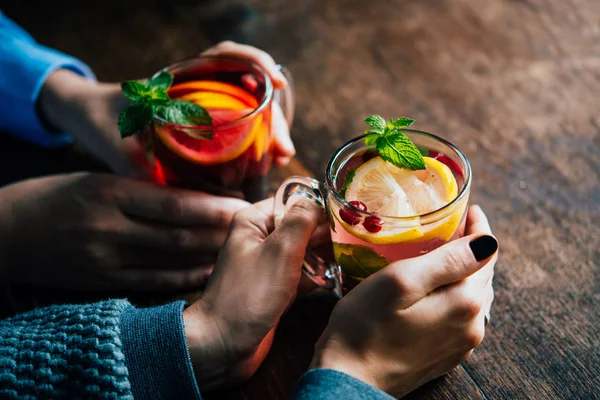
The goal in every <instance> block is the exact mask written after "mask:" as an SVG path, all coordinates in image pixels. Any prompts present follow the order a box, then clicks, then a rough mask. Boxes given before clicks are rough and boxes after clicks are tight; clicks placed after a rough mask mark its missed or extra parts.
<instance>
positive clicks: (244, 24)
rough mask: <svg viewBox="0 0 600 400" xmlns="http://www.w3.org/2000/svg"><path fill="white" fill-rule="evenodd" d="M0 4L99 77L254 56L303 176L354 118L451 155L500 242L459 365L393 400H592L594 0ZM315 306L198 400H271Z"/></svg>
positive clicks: (599, 357)
mask: <svg viewBox="0 0 600 400" xmlns="http://www.w3.org/2000/svg"><path fill="white" fill-rule="evenodd" d="M5 3H6V4H5ZM0 4H1V7H0V8H2V9H3V11H4V12H5V13H6V14H7V15H9V16H11V17H12V18H14V19H15V20H16V21H17V22H19V23H20V24H22V25H23V26H24V27H25V28H26V29H27V30H29V31H30V32H31V33H32V34H33V35H34V36H35V37H36V38H37V39H39V40H40V41H41V42H42V43H44V44H47V45H49V46H52V47H56V48H59V49H61V50H63V51H65V52H68V53H70V54H73V55H75V56H77V57H79V58H81V59H83V60H84V61H86V62H87V63H88V64H90V66H91V67H92V68H93V69H94V71H95V72H96V73H97V75H98V77H99V79H102V80H111V81H116V80H123V79H128V78H137V77H144V76H148V75H149V74H151V73H152V72H154V71H155V70H157V69H159V68H160V67H162V66H164V65H166V64H169V63H171V62H172V61H175V60H177V59H180V58H183V57H186V56H189V55H192V54H194V53H196V52H199V51H201V50H202V49H204V48H205V47H206V46H208V45H210V44H211V43H215V42H217V41H220V40H225V39H231V40H236V41H240V42H244V43H249V44H253V45H256V46H259V47H262V48H264V49H265V50H267V51H269V52H270V53H271V54H272V55H273V56H274V57H275V59H276V60H277V61H278V62H281V63H284V64H286V65H287V66H288V67H289V69H290V70H291V71H292V72H293V74H294V77H295V84H296V93H297V111H296V121H295V124H294V128H293V138H294V141H295V143H296V146H297V150H298V159H299V160H301V162H302V164H303V165H305V166H306V167H307V168H308V169H309V170H311V171H314V173H315V174H316V175H317V176H323V171H324V167H325V165H326V163H327V161H328V159H329V157H330V155H331V154H332V153H333V152H334V150H335V149H336V148H338V147H339V146H340V145H342V144H343V143H344V142H345V141H347V140H348V139H350V138H352V137H354V136H356V135H357V134H359V133H360V132H361V130H362V129H363V128H364V127H363V124H362V122H361V121H362V119H363V118H364V117H365V116H367V115H369V114H371V113H379V114H382V115H384V116H400V115H407V116H411V117H413V118H415V119H416V120H417V124H416V125H415V126H416V127H417V128H418V129H421V130H425V131H430V132H432V133H436V134H439V135H441V136H443V137H445V138H447V139H448V140H450V141H452V142H453V143H455V144H456V145H457V146H458V147H459V148H461V149H462V150H463V151H464V152H465V153H466V155H467V156H468V158H469V159H470V161H471V164H472V167H473V171H474V183H473V188H472V200H473V202H476V203H479V204H481V205H482V207H483V209H484V210H485V211H486V212H487V213H488V215H489V217H490V220H491V223H492V226H493V228H494V231H495V233H496V235H497V236H498V238H499V241H500V245H501V257H500V260H499V262H498V265H497V270H496V276H495V289H496V300H495V302H494V307H493V309H492V319H491V324H490V325H489V326H488V328H487V332H486V339H485V341H484V342H483V344H482V345H481V347H480V348H479V349H478V350H477V351H475V353H474V355H473V356H472V357H471V359H469V360H468V361H467V362H466V363H464V364H463V365H462V366H461V367H460V368H459V369H457V370H455V371H454V372H452V373H451V374H450V375H449V376H447V377H444V378H442V379H439V380H437V381H435V382H432V383H430V384H428V385H426V386H424V387H423V388H421V389H419V390H418V391H417V392H415V393H413V394H412V395H410V396H409V398H414V399H417V398H424V399H454V398H458V399H595V398H600V340H599V337H600V223H599V221H600V1H598V0H404V1H402V0H389V1H384V0H370V1H360V0H335V1H333V0H328V1H324V0H296V1H293V2H291V1H284V0H271V1H266V0H264V1H258V0H256V1H254V0H251V1H232V0H220V1H198V0H181V1H167V0H146V1H128V2H116V1H114V2H111V1H102V2H100V1H97V0H93V1H86V2H74V1H73V2H69V1H64V0H63V1H54V2H41V1H29V2H15V1H12V2H10V3H9V2H6V1H4V0H0ZM4 143H5V142H4V140H3V142H2V144H1V146H2V147H0V151H1V152H2V154H3V155H2V157H3V158H5V154H7V150H6V149H8V148H10V147H9V146H8V147H7V145H5V144H4ZM23 151H24V152H26V151H25V150H23ZM27 151H29V150H27ZM31 151H33V152H34V153H35V151H37V150H31ZM13 157H16V158H20V156H19V157H17V156H15V155H14V154H13ZM13 159H14V158H13ZM73 165H75V164H73ZM65 168H68V165H66V164H65ZM298 172H300V173H305V171H302V169H301V168H300V165H295V166H294V168H291V169H288V170H286V171H283V172H280V175H278V177H277V178H276V179H274V181H277V180H278V179H280V178H281V177H282V176H284V175H286V174H289V173H298ZM3 173H4V174H6V171H5V172H3ZM19 177H21V176H19ZM9 178H10V177H9ZM11 179H12V178H11ZM276 183H277V182H275V183H274V184H276ZM25 294H26V293H25ZM330 303H331V300H328V299H326V298H325V299H324V298H320V297H316V298H309V299H304V300H302V301H300V302H299V303H298V304H296V305H295V306H294V307H293V308H292V310H291V311H290V313H289V314H288V315H286V317H285V318H284V321H283V323H282V325H281V328H280V330H279V332H278V334H277V337H276V341H275V344H274V348H273V351H272V353H271V354H270V356H269V358H268V359H267V361H266V362H265V364H264V365H263V366H262V367H261V369H260V370H259V372H258V373H257V374H256V376H254V377H253V378H252V379H251V380H250V381H249V382H248V383H246V384H245V385H243V386H242V387H240V388H234V389H231V390H225V391H221V392H218V393H213V394H212V395H207V396H206V397H207V398H215V399H216V398H232V399H284V398H286V397H287V396H288V395H289V393H290V391H291V389H292V387H293V384H294V382H295V380H296V379H297V378H298V377H299V376H300V375H301V373H302V371H303V370H304V369H305V368H306V367H307V365H308V362H309V360H310V357H311V352H312V346H313V344H314V341H315V340H316V338H317V337H318V336H319V334H320V331H321V329H322V327H323V326H324V324H325V323H326V320H327V316H328V313H329V311H330V310H331V307H332V304H330Z"/></svg>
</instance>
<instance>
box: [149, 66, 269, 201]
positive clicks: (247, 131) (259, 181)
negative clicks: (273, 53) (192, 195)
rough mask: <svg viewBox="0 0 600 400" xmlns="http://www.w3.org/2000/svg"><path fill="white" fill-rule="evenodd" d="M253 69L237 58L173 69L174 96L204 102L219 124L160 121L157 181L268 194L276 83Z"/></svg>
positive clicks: (254, 196)
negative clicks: (273, 94) (242, 67)
mask: <svg viewBox="0 0 600 400" xmlns="http://www.w3.org/2000/svg"><path fill="white" fill-rule="evenodd" d="M229 62H231V63H232V64H231V65H230V64H229ZM247 68H249V67H247ZM253 72H254V71H250V70H247V71H244V70H240V68H239V65H238V64H236V61H235V60H231V61H228V60H219V61H218V62H215V63H212V64H208V65H202V66H194V67H191V68H187V69H183V70H180V71H173V74H174V83H173V85H172V87H171V88H170V89H169V91H168V94H169V97H170V98H172V99H182V100H187V101H191V102H193V103H196V104H198V105H200V106H202V107H203V108H205V109H206V110H207V111H208V113H209V114H210V116H211V118H212V120H213V125H212V126H204V127H202V126H198V127H183V126H178V125H173V124H169V123H163V122H161V121H156V122H155V123H154V125H153V130H152V149H153V161H154V165H155V167H156V169H155V176H156V180H157V181H159V182H161V183H164V184H169V185H173V186H178V187H184V188H188V189H194V190H203V191H209V192H216V193H223V192H231V191H241V192H242V193H243V194H244V197H245V198H246V199H247V200H249V201H257V200H261V199H263V198H264V197H265V196H266V176H267V173H268V172H269V169H270V167H271V163H272V151H271V141H272V135H271V104H272V102H271V97H272V88H271V87H270V82H267V81H266V79H265V78H264V75H261V74H257V73H253Z"/></svg>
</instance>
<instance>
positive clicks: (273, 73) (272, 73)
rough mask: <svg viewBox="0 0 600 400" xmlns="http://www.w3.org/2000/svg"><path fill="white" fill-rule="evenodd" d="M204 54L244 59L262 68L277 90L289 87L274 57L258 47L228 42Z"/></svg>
mask: <svg viewBox="0 0 600 400" xmlns="http://www.w3.org/2000/svg"><path fill="white" fill-rule="evenodd" d="M202 54H204V55H219V56H231V57H238V58H244V59H246V60H249V61H252V62H253V63H255V64H258V65H259V66H260V67H262V68H263V69H264V70H265V72H266V73H267V75H269V77H270V78H271V80H272V81H273V86H274V87H275V89H283V88H284V87H286V86H287V85H288V82H287V79H285V76H284V75H283V74H282V73H281V71H279V69H278V68H277V64H276V63H275V60H273V57H271V56H270V55H269V53H267V52H265V51H263V50H260V49H257V48H256V47H253V46H248V45H245V44H239V43H235V42H231V41H226V42H221V43H219V44H218V45H216V46H214V47H211V48H210V49H208V50H206V51H205V52H203V53H202Z"/></svg>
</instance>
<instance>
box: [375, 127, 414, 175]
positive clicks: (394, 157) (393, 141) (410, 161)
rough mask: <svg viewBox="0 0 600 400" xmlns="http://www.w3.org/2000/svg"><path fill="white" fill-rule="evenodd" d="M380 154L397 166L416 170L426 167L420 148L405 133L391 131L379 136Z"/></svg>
mask: <svg viewBox="0 0 600 400" xmlns="http://www.w3.org/2000/svg"><path fill="white" fill-rule="evenodd" d="M376 145H377V151H378V152H379V156H380V157H381V158H382V159H384V160H385V161H388V162H390V163H392V164H394V165H395V166H396V167H399V168H405V169H409V170H411V171H416V170H419V169H425V161H424V160H423V156H422V155H421V152H420V151H419V149H418V148H417V147H416V146H415V145H414V144H413V142H412V141H411V140H410V139H409V138H408V136H406V135H405V134H403V133H391V134H387V135H383V136H380V137H379V138H377V144H376Z"/></svg>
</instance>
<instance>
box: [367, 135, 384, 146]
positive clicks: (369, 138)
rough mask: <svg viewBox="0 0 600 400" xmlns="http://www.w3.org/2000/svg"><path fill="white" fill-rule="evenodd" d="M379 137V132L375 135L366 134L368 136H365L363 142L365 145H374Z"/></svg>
mask: <svg viewBox="0 0 600 400" xmlns="http://www.w3.org/2000/svg"><path fill="white" fill-rule="evenodd" d="M380 137H381V136H380V135H379V134H376V135H374V134H371V135H368V136H367V137H366V138H365V144H366V145H367V146H374V145H375V143H377V139H379V138H380Z"/></svg>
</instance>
